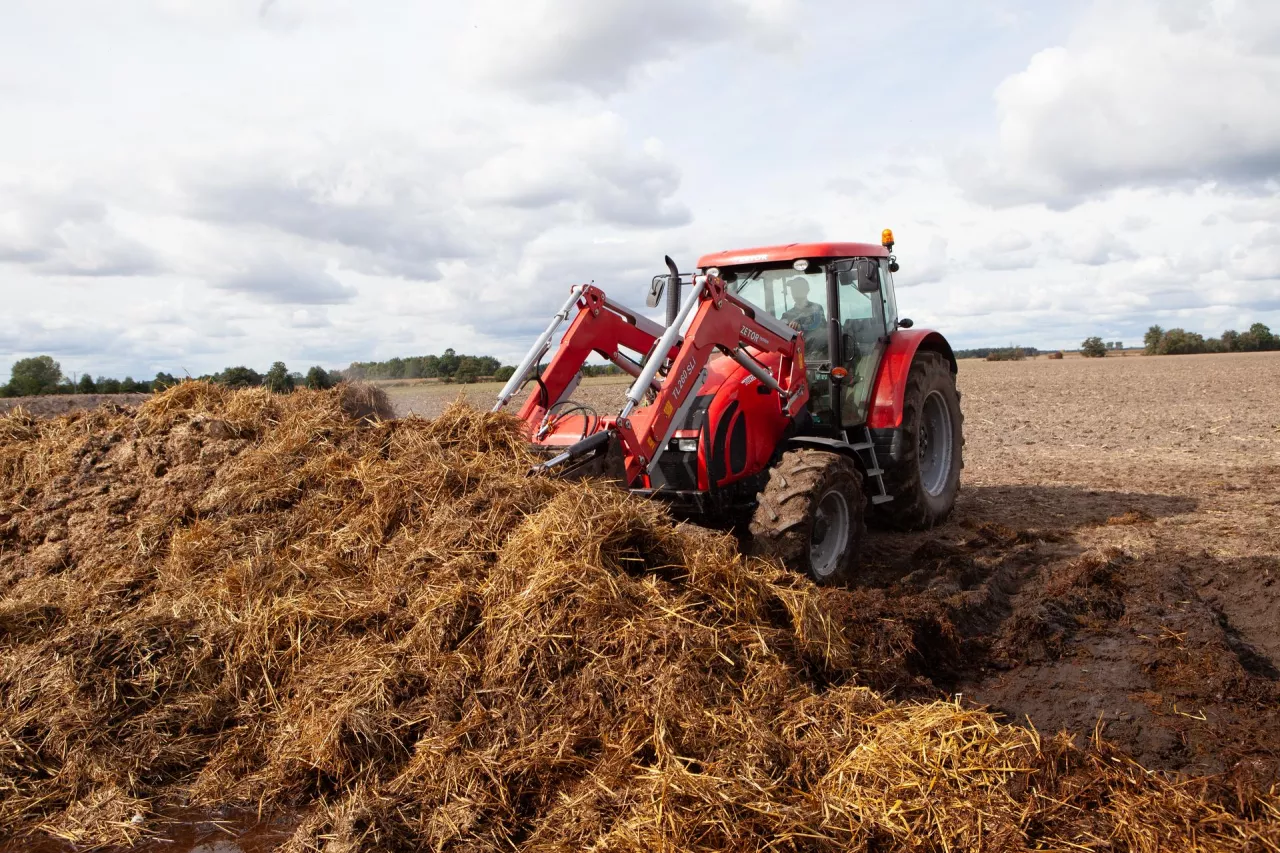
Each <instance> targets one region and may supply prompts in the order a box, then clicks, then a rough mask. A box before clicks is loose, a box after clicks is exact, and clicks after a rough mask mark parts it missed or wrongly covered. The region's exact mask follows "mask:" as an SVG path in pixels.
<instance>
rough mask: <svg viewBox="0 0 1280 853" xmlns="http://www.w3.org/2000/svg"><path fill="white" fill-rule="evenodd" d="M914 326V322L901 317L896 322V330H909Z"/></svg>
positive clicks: (908, 318)
mask: <svg viewBox="0 0 1280 853" xmlns="http://www.w3.org/2000/svg"><path fill="white" fill-rule="evenodd" d="M914 325H915V321H913V320H912V319H911V318H910V317H903V318H902V319H901V320H899V321H898V328H900V329H910V328H911V327H912V326H914Z"/></svg>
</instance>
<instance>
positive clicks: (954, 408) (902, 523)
mask: <svg viewBox="0 0 1280 853" xmlns="http://www.w3.org/2000/svg"><path fill="white" fill-rule="evenodd" d="M963 450H964V414H963V413H962V412H961V411H960V392H959V390H957V389H956V378H955V374H953V373H952V372H951V365H950V364H949V363H948V361H947V359H946V357H945V356H942V355H940V354H939V353H936V352H921V353H917V354H916V357H915V360H914V361H913V362H912V364H911V372H910V373H909V374H908V375H907V388H906V391H905V393H904V395H903V406H902V458H901V460H900V461H898V462H892V461H890V460H888V459H883V460H880V463H881V467H882V468H883V469H884V486H885V491H886V492H888V493H889V494H890V495H892V496H893V500H891V501H889V502H887V503H883V504H880V505H878V506H877V507H875V510H874V512H873V515H872V521H873V522H874V523H875V524H876V525H877V526H880V527H889V528H893V529H897V530H927V529H929V528H931V527H933V526H935V525H938V524H941V523H942V522H943V521H945V520H946V518H947V516H948V515H950V514H951V510H952V508H953V507H954V506H955V502H956V494H957V493H958V492H959V491H960V469H961V468H963V467H964V457H963Z"/></svg>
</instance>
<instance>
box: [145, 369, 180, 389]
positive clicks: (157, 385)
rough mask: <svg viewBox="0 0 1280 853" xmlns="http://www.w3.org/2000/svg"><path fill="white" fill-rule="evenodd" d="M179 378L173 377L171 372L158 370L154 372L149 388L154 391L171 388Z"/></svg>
mask: <svg viewBox="0 0 1280 853" xmlns="http://www.w3.org/2000/svg"><path fill="white" fill-rule="evenodd" d="M179 381H180V380H178V379H176V378H174V376H173V374H172V373H164V372H160V373H157V374H156V378H155V379H154V380H152V382H151V388H152V390H154V391H163V390H164V389H166V388H172V387H173V386H174V385H177V384H178V382H179Z"/></svg>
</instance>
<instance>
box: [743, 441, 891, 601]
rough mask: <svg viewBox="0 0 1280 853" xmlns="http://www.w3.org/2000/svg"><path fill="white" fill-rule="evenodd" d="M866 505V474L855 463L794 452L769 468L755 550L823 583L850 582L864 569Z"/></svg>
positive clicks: (754, 524)
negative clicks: (861, 564) (860, 556)
mask: <svg viewBox="0 0 1280 853" xmlns="http://www.w3.org/2000/svg"><path fill="white" fill-rule="evenodd" d="M864 506H865V501H864V499H863V496H862V475H861V473H860V472H859V471H858V468H857V466H855V465H854V463H853V461H852V460H851V459H848V458H847V457H845V456H841V455H840V454H838V453H829V452H827V451H823V450H813V449H811V448H798V449H796V450H788V451H787V452H786V453H783V454H782V457H781V458H780V459H779V460H778V462H777V463H776V464H775V465H774V466H773V467H772V468H771V469H769V480H768V482H767V483H766V484H765V487H764V489H763V490H762V491H761V492H760V494H759V495H758V497H757V499H756V508H755V511H754V513H753V514H752V516H751V523H750V525H749V530H750V532H751V542H750V550H751V551H752V552H753V553H755V554H759V555H761V556H765V557H772V558H774V559H777V560H780V561H781V562H782V563H783V564H784V565H786V566H787V567H788V568H792V569H795V570H796V571H800V572H803V573H805V574H807V575H808V576H809V577H810V578H812V579H813V580H814V581H815V582H817V583H820V584H838V583H845V582H847V581H848V580H849V579H850V578H851V577H852V576H853V572H854V569H855V568H856V567H857V565H858V552H859V550H860V549H861V546H862V537H863V533H864V532H865V530H866V526H865V524H864V523H863V514H864Z"/></svg>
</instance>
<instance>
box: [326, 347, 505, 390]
mask: <svg viewBox="0 0 1280 853" xmlns="http://www.w3.org/2000/svg"><path fill="white" fill-rule="evenodd" d="M514 372H515V368H514V367H506V368H504V367H503V366H502V362H500V361H498V360H497V359H496V358H494V357H493V356H491V355H459V354H458V353H456V352H454V350H453V349H452V348H449V349H447V350H445V351H444V352H443V353H442V354H441V355H415V356H410V357H409V358H400V357H399V356H397V357H396V358H390V359H387V360H386V361H353V362H352V363H351V366H350V367H348V368H347V369H346V370H345V371H344V373H345V375H346V377H347V378H348V379H444V380H448V381H450V382H476V381H478V380H480V379H482V378H491V379H499V380H501V381H506V380H507V379H509V378H511V374H512V373H514Z"/></svg>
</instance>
